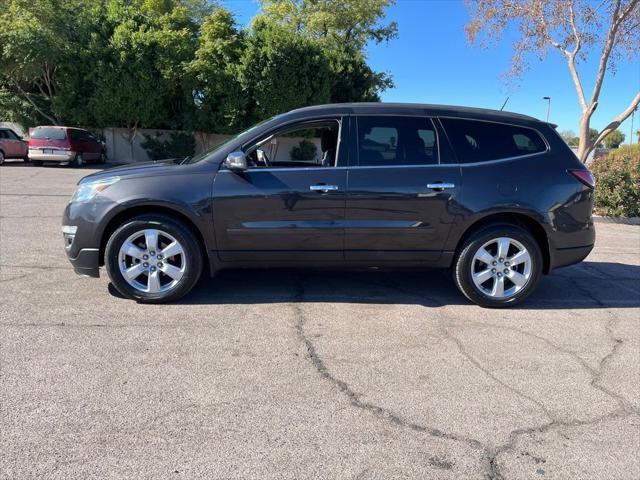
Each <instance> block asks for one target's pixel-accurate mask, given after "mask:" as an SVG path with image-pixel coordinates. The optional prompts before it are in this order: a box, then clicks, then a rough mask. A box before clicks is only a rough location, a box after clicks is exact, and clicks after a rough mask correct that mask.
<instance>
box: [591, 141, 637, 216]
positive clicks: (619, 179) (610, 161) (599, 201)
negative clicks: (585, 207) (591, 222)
mask: <svg viewBox="0 0 640 480" xmlns="http://www.w3.org/2000/svg"><path fill="white" fill-rule="evenodd" d="M591 170H592V171H593V174H594V175H595V177H596V192H595V193H596V199H595V200H596V201H595V207H596V213H599V214H601V215H610V216H616V217H640V145H623V146H621V147H620V148H618V149H615V150H611V151H610V152H609V153H608V154H607V155H606V156H605V157H601V158H597V159H596V160H594V162H593V164H592V165H591Z"/></svg>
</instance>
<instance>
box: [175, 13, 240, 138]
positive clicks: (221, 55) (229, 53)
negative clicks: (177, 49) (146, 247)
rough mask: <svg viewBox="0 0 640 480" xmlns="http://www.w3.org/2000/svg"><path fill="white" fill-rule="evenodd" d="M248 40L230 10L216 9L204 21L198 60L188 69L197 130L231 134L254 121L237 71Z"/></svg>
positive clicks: (192, 122) (194, 121)
mask: <svg viewBox="0 0 640 480" xmlns="http://www.w3.org/2000/svg"><path fill="white" fill-rule="evenodd" d="M245 40H246V39H245V35H244V33H243V32H241V31H240V30H239V29H238V27H237V26H236V23H235V20H234V18H233V15H232V13H231V12H230V11H229V10H227V9H224V8H216V9H215V10H214V11H213V12H212V13H211V15H209V16H208V17H206V18H205V19H204V21H203V24H202V27H201V32H200V39H199V46H198V49H197V50H196V52H195V58H194V59H193V60H192V61H191V62H190V63H189V64H188V66H187V72H188V74H189V75H190V76H191V78H192V79H193V88H192V95H193V114H192V117H191V126H192V128H193V129H194V130H196V131H200V132H217V133H231V132H233V131H237V130H239V129H241V128H242V127H244V126H245V125H246V124H247V123H249V122H250V121H251V120H250V119H248V118H247V115H246V104H247V101H246V96H244V95H243V94H242V87H241V85H240V81H239V79H238V69H237V65H238V64H239V63H240V58H241V56H242V53H243V51H244V49H245V44H246V41H245ZM201 140H204V137H203V138H202V139H201Z"/></svg>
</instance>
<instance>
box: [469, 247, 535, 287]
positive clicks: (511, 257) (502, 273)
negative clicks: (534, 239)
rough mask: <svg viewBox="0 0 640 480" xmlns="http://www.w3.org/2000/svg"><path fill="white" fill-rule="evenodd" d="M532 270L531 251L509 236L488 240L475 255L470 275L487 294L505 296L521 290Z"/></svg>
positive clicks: (476, 284)
mask: <svg viewBox="0 0 640 480" xmlns="http://www.w3.org/2000/svg"><path fill="white" fill-rule="evenodd" d="M531 273H532V261H531V255H530V254H529V252H528V251H527V249H526V248H525V246H524V245H523V244H522V243H520V242H518V241H517V240H514V239H513V238H509V237H500V238H494V239H492V240H489V241H488V242H486V243H485V244H484V245H482V246H481V247H480V248H479V249H478V251H477V252H476V253H475V255H474V256H473V261H472V262H471V278H472V280H473V283H474V285H475V286H476V288H477V289H478V290H479V291H480V292H482V293H483V294H484V295H486V296H488V297H491V298H496V299H505V298H509V297H512V296H514V295H515V294H516V293H518V292H519V291H520V290H522V289H523V288H524V287H525V286H526V285H527V283H528V282H529V279H530V278H531Z"/></svg>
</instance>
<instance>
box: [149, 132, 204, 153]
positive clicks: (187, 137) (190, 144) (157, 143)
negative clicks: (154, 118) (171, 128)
mask: <svg viewBox="0 0 640 480" xmlns="http://www.w3.org/2000/svg"><path fill="white" fill-rule="evenodd" d="M144 138H145V141H144V142H142V143H141V146H142V148H144V149H145V150H146V151H147V154H148V155H149V158H151V160H164V159H166V158H184V157H188V156H190V155H193V154H194V153H195V151H196V140H195V138H193V135H192V134H190V133H184V132H176V133H171V134H170V135H169V139H168V140H161V139H160V134H158V133H156V135H155V136H152V135H145V136H144Z"/></svg>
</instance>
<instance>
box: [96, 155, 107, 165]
mask: <svg viewBox="0 0 640 480" xmlns="http://www.w3.org/2000/svg"><path fill="white" fill-rule="evenodd" d="M98 163H101V164H104V163H107V154H106V153H104V152H102V153H101V154H100V158H98Z"/></svg>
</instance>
